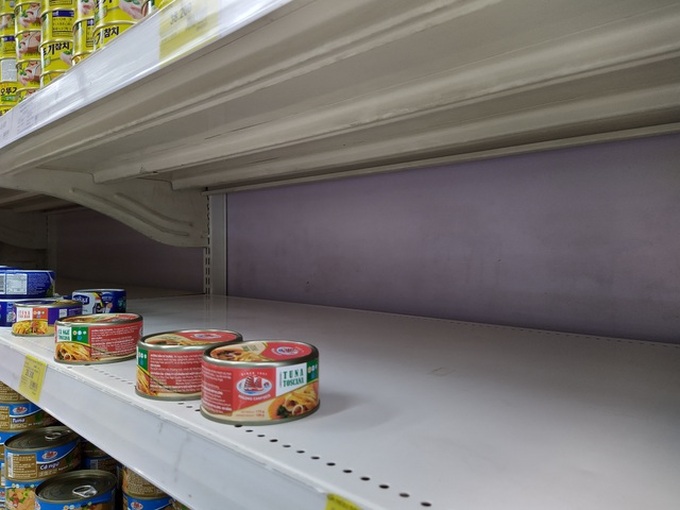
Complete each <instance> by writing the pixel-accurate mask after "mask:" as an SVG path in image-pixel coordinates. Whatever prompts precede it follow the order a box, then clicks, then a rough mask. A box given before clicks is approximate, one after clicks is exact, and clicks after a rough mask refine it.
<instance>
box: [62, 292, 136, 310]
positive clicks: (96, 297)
mask: <svg viewBox="0 0 680 510" xmlns="http://www.w3.org/2000/svg"><path fill="white" fill-rule="evenodd" d="M71 299H75V300H76V301H80V302H81V303H82V304H83V313H84V314H92V313H120V312H125V309H126V306H127V297H126V293H125V290H124V289H81V290H74V291H73V293H71Z"/></svg>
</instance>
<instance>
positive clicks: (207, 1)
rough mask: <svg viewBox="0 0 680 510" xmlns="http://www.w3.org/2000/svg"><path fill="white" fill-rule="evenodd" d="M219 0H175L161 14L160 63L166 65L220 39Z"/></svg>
mask: <svg viewBox="0 0 680 510" xmlns="http://www.w3.org/2000/svg"><path fill="white" fill-rule="evenodd" d="M219 14H220V1H219V0H175V1H174V2H172V3H170V4H169V5H167V6H165V7H163V9H161V10H160V11H159V13H158V15H159V16H160V31H161V33H160V40H161V43H160V57H161V64H167V63H169V62H171V61H173V60H175V59H177V58H180V57H182V56H184V55H187V54H188V53H191V52H192V51H194V50H196V49H197V48H199V47H201V46H205V45H206V44H208V43H210V42H212V41H214V40H215V39H217V37H218V35H219Z"/></svg>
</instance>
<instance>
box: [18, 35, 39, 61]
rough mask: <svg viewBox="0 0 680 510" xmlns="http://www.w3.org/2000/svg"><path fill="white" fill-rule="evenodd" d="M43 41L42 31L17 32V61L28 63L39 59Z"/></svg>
mask: <svg viewBox="0 0 680 510" xmlns="http://www.w3.org/2000/svg"><path fill="white" fill-rule="evenodd" d="M41 40H42V34H41V33H40V30H31V31H25V32H17V34H16V36H15V44H16V52H17V54H16V57H17V61H18V62H26V61H30V60H37V59H39V58H40V41H41Z"/></svg>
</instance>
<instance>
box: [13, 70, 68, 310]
mask: <svg viewBox="0 0 680 510" xmlns="http://www.w3.org/2000/svg"><path fill="white" fill-rule="evenodd" d="M37 65H38V68H39V67H40V62H37ZM54 280H55V274H54V271H45V270H40V269H33V270H17V269H10V270H7V271H0V297H3V298H44V297H51V296H53V295H54Z"/></svg>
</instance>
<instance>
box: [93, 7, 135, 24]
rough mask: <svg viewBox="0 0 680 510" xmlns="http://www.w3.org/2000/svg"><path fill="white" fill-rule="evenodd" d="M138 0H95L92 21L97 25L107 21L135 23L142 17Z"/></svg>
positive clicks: (107, 22)
mask: <svg viewBox="0 0 680 510" xmlns="http://www.w3.org/2000/svg"><path fill="white" fill-rule="evenodd" d="M142 7H143V6H142V2H141V1H140V0H95V4H94V22H95V25H96V26H97V27H104V26H106V25H108V24H109V23H120V22H127V23H136V22H137V21H139V20H140V19H142V18H143V17H144V13H143V12H142Z"/></svg>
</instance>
